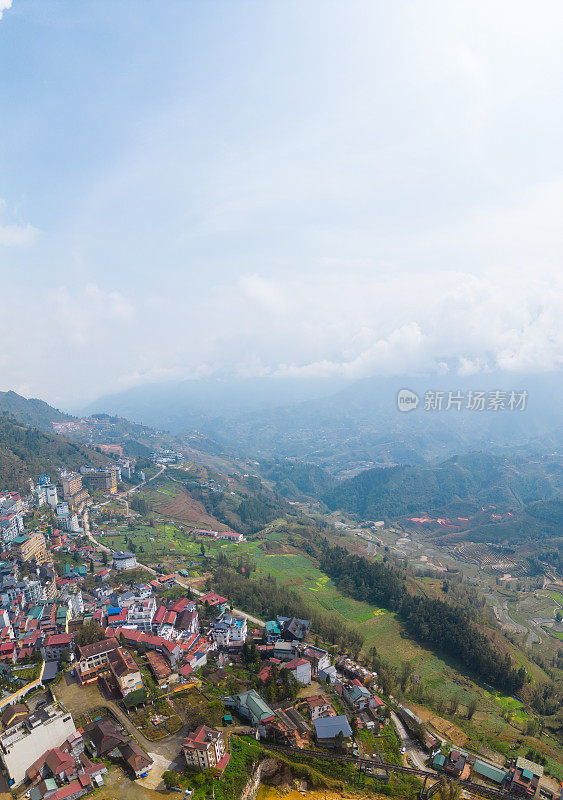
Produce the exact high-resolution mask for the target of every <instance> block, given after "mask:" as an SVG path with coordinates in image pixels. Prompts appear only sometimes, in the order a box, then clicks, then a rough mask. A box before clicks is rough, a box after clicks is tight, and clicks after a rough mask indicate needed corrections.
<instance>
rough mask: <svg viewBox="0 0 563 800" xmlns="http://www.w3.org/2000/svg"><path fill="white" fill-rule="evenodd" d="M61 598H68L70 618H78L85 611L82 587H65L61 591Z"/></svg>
mask: <svg viewBox="0 0 563 800" xmlns="http://www.w3.org/2000/svg"><path fill="white" fill-rule="evenodd" d="M61 600H66V604H67V606H68V614H69V619H76V618H77V617H81V616H82V614H83V613H84V598H83V597H82V592H81V590H80V589H76V587H74V586H73V587H69V588H67V587H65V588H64V589H63V591H62V593H61Z"/></svg>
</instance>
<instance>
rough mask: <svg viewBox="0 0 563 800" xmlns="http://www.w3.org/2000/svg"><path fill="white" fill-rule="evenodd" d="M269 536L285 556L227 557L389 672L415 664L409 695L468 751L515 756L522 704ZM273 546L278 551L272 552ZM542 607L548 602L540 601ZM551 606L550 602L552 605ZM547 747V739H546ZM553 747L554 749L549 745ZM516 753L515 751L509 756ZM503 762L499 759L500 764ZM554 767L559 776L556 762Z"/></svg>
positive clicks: (256, 552) (246, 547)
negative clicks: (455, 732)
mask: <svg viewBox="0 0 563 800" xmlns="http://www.w3.org/2000/svg"><path fill="white" fill-rule="evenodd" d="M272 536H273V540H272V539H271V538H270V535H269V536H268V549H271V545H272V541H273V543H274V549H276V550H281V551H283V552H275V553H269V552H267V551H266V550H265V549H264V548H263V545H262V544H261V543H260V542H256V541H251V542H243V543H242V544H240V545H237V546H234V545H228V546H227V548H226V552H228V553H229V554H231V555H233V556H234V555H235V554H241V553H242V552H246V553H248V555H250V556H251V557H252V559H253V560H254V561H255V563H256V573H257V574H258V575H259V574H264V575H266V574H270V575H272V576H273V577H274V578H276V580H278V581H279V582H281V583H283V584H285V585H287V586H291V587H292V588H294V589H295V590H297V591H298V592H299V593H300V594H301V595H302V596H303V598H304V599H305V600H306V601H307V603H308V604H309V605H311V606H317V607H319V608H320V609H324V610H325V611H329V612H331V613H332V614H338V615H339V616H340V617H342V618H343V619H344V620H346V622H348V623H349V624H352V625H355V626H357V627H358V628H359V629H360V630H361V632H362V634H363V635H364V637H365V645H364V650H365V651H366V652H368V651H369V649H370V648H371V647H376V649H377V652H378V653H379V654H380V655H381V656H382V657H383V658H384V659H385V660H386V661H387V662H388V663H389V664H391V665H392V666H394V667H396V668H397V669H400V667H401V665H402V664H403V663H404V662H405V661H411V662H412V664H413V677H414V680H415V683H414V685H413V689H412V694H413V696H416V692H417V687H418V685H420V686H421V687H423V690H424V698H421V700H422V702H423V703H424V704H426V705H428V704H430V705H434V706H437V707H438V708H439V709H440V716H441V717H442V718H444V720H445V722H444V724H445V725H447V726H451V724H452V723H453V724H454V725H455V726H457V727H458V729H460V731H463V734H462V735H463V737H465V741H466V742H467V746H468V747H471V748H474V749H479V748H481V747H482V748H484V751H483V752H484V753H488V754H489V755H490V754H491V751H493V750H496V751H499V750H500V751H501V752H502V753H503V754H504V755H506V756H509V755H511V753H513V752H515V749H516V747H517V746H518V742H519V741H520V740H521V738H522V731H523V728H524V727H525V725H526V723H527V722H528V720H529V717H528V715H527V713H526V711H525V709H524V708H523V706H522V703H521V702H520V701H519V700H516V699H515V698H512V697H509V696H506V695H501V694H500V693H498V692H494V691H492V690H490V689H487V688H486V687H484V686H481V685H479V684H477V683H475V682H474V681H473V680H472V679H471V678H470V677H468V676H466V675H464V674H462V673H461V672H459V670H458V668H457V665H456V663H455V662H454V661H453V659H451V658H449V657H448V656H446V655H444V654H440V653H437V652H434V651H432V650H429V649H426V648H424V647H423V646H421V645H420V644H418V643H417V642H415V641H413V640H412V639H411V638H409V637H408V636H407V635H406V634H405V633H404V631H403V628H402V625H401V623H400V621H399V620H398V619H397V618H396V616H395V615H394V614H393V613H391V612H389V611H387V610H386V609H383V608H377V607H375V606H373V605H371V604H369V603H363V602H360V601H357V600H354V599H352V598H348V597H344V596H343V595H342V594H341V592H340V591H339V590H338V588H337V587H336V586H335V585H334V583H333V582H332V581H331V580H330V578H329V577H328V576H327V575H326V574H325V573H323V572H322V571H321V570H319V569H318V568H317V567H316V565H315V563H314V562H313V561H312V560H311V559H310V558H309V557H308V556H306V555H304V554H303V553H298V552H291V548H290V547H287V546H284V543H283V542H284V537H283V535H282V534H281V533H280V532H278V531H276V532H275V533H273V534H272ZM276 545H277V546H276ZM434 583H435V582H434V581H432V580H430V581H426V582H424V583H423V585H424V586H425V587H427V589H430V590H431V591H433V590H434V588H435V586H434ZM543 600H544V601H545V600H546V598H543ZM549 602H552V601H551V599H550V600H549ZM514 655H515V656H516V657H517V660H519V661H521V662H522V663H524V665H525V666H526V668H527V669H528V670H529V671H530V672H531V673H532V674H534V675H536V676H537V677H540V678H544V677H545V676H544V675H543V673H542V672H541V670H539V668H538V667H537V666H536V665H534V664H532V663H531V662H529V661H528V660H527V659H526V658H525V656H524V655H523V654H521V653H520V651H517V650H515V651H514ZM456 697H457V698H458V701H459V709H458V711H457V712H456V713H454V714H450V713H448V707H449V705H450V703H451V702H452V699H453V698H456ZM473 698H476V699H477V701H478V704H479V706H478V711H477V712H476V714H475V716H474V718H473V720H472V721H468V720H467V719H466V715H465V711H466V707H467V705H468V704H469V702H470V701H471V700H472V699H473ZM546 743H547V739H546ZM550 744H552V745H555V743H554V742H553V743H550ZM511 748H514V750H511ZM501 760H502V759H501ZM552 767H553V769H554V770H555V771H557V767H556V766H555V761H554V762H553V764H552Z"/></svg>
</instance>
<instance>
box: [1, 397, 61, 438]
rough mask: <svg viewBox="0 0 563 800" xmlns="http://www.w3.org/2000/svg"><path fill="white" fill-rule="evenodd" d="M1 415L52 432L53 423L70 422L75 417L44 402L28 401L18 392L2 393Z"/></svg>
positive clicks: (32, 399) (34, 399)
mask: <svg viewBox="0 0 563 800" xmlns="http://www.w3.org/2000/svg"><path fill="white" fill-rule="evenodd" d="M0 414H4V415H7V416H9V417H11V418H12V419H15V420H17V422H22V423H23V424H24V425H31V426H32V427H34V428H40V429H41V430H43V431H51V430H52V429H53V428H52V423H53V422H68V421H70V420H72V419H74V417H71V416H70V415H69V414H65V413H63V412H62V411H59V410H58V409H57V408H53V406H50V405H49V404H48V403H45V401H44V400H37V399H36V398H31V399H29V400H28V399H27V398H25V397H22V396H21V395H19V394H16V392H12V391H9V392H0Z"/></svg>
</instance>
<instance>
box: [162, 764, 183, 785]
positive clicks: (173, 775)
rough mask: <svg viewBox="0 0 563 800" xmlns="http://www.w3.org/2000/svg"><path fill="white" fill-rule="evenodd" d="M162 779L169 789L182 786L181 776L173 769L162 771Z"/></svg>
mask: <svg viewBox="0 0 563 800" xmlns="http://www.w3.org/2000/svg"><path fill="white" fill-rule="evenodd" d="M162 780H163V781H164V785H165V786H166V788H167V789H178V788H179V787H180V786H181V783H180V776H179V775H178V773H177V772H175V771H174V770H173V769H167V770H165V771H164V772H163V773H162Z"/></svg>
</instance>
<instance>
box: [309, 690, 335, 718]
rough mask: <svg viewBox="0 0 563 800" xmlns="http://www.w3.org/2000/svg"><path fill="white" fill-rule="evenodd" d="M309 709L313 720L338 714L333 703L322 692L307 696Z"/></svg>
mask: <svg viewBox="0 0 563 800" xmlns="http://www.w3.org/2000/svg"><path fill="white" fill-rule="evenodd" d="M307 710H308V712H309V716H310V718H311V720H313V721H314V720H316V719H320V718H321V717H335V716H336V711H335V710H334V708H333V706H332V703H331V702H330V700H327V698H326V697H325V696H324V695H322V694H319V695H315V696H314V697H308V698H307Z"/></svg>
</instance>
